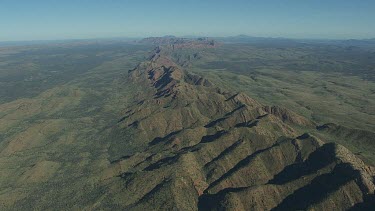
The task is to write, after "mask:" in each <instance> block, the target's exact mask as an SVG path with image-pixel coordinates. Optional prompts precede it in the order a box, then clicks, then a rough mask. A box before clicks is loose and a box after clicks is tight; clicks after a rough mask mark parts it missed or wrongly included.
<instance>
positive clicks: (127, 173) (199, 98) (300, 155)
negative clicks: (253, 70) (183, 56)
mask: <svg viewBox="0 0 375 211" xmlns="http://www.w3.org/2000/svg"><path fill="white" fill-rule="evenodd" d="M205 45H206V44H205V43H203V44H201V45H200V47H203V46H205ZM209 47H210V45H209ZM161 49H162V48H157V49H156V50H155V52H154V53H153V55H152V56H151V58H150V60H148V61H145V62H143V63H141V64H139V65H138V66H137V67H136V68H135V69H133V70H131V71H129V77H130V78H131V79H132V81H133V83H135V84H137V85H139V86H143V87H145V90H147V91H145V92H144V93H140V95H139V98H138V99H139V102H138V104H137V105H134V106H133V107H129V108H128V109H127V110H126V111H124V113H125V114H126V115H125V116H124V117H123V118H122V119H121V120H120V121H119V123H118V127H119V128H122V129H124V130H125V129H126V130H132V131H133V133H134V134H135V140H136V141H138V142H141V144H142V145H143V146H144V147H143V148H142V151H140V152H138V153H136V154H131V155H128V154H127V155H120V154H119V155H118V156H117V158H116V159H114V160H112V162H111V165H110V166H109V167H108V171H106V174H107V175H106V176H107V177H120V178H121V180H120V181H121V183H120V184H121V185H120V186H119V183H114V184H113V185H109V187H110V188H111V192H112V193H113V194H112V195H113V197H112V198H111V200H114V201H115V203H116V201H118V204H119V206H120V207H121V208H125V209H134V210H154V209H160V210H173V209H180V210H199V209H201V210H223V209H228V210H271V209H274V210H299V209H311V210H313V209H315V210H333V209H334V210H345V209H349V208H353V209H355V208H363V207H366V206H371V203H373V199H374V195H373V194H374V190H375V186H374V181H373V178H374V176H375V170H374V168H373V167H370V166H367V165H365V164H364V163H363V162H362V161H361V160H360V159H359V158H357V157H356V156H355V155H353V154H352V153H351V152H349V151H348V150H347V149H346V148H344V147H342V146H340V145H337V144H333V143H325V142H324V140H320V139H319V138H316V137H314V136H313V135H311V134H309V133H304V132H303V130H304V129H306V130H310V131H311V130H314V129H315V124H314V123H313V122H312V121H310V120H308V119H306V118H304V117H302V116H300V115H298V114H296V113H294V112H292V111H289V110H287V109H285V108H281V107H278V106H265V105H262V104H260V103H258V102H257V101H256V100H254V99H252V98H250V97H249V96H247V95H245V94H242V93H231V92H228V91H225V90H223V89H221V88H220V87H219V85H215V84H213V83H211V82H210V81H208V80H206V79H204V78H202V77H200V76H198V75H195V74H192V73H190V72H188V71H186V70H184V69H183V68H182V67H181V66H180V65H178V64H176V63H175V62H174V61H172V59H171V58H170V57H168V53H165V52H163V50H161ZM169 50H170V49H169ZM113 147H116V146H113ZM108 172H111V173H110V174H109V175H108ZM124 199H126V200H124ZM124 201H125V202H124ZM99 207H100V206H99Z"/></svg>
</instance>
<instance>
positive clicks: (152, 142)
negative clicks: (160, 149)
mask: <svg viewBox="0 0 375 211" xmlns="http://www.w3.org/2000/svg"><path fill="white" fill-rule="evenodd" d="M181 131H182V130H177V131H173V132H171V133H169V134H168V135H166V136H164V137H156V138H154V139H153V140H152V141H151V142H150V143H149V145H151V146H152V145H155V144H158V143H161V142H164V141H167V140H168V139H170V138H171V137H172V136H174V135H177V134H178V133H180V132H181Z"/></svg>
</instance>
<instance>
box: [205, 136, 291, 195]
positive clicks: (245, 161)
mask: <svg viewBox="0 0 375 211" xmlns="http://www.w3.org/2000/svg"><path fill="white" fill-rule="evenodd" d="M287 140H289V139H283V140H279V141H277V142H276V143H275V144H273V145H272V146H270V147H267V148H264V149H261V150H257V151H255V152H254V153H251V154H250V155H248V156H247V157H246V158H244V159H242V160H240V161H239V162H238V163H237V164H236V165H234V167H233V168H231V169H229V171H227V172H225V173H224V174H223V175H222V176H221V177H219V178H218V179H217V180H215V181H214V182H212V183H211V184H210V185H209V187H208V188H207V189H206V190H205V191H208V190H209V189H210V188H212V187H214V186H216V185H217V184H219V183H220V182H221V181H223V180H224V179H226V178H228V177H230V176H231V175H232V174H234V173H235V172H237V171H238V170H240V169H242V168H244V167H246V166H247V165H248V164H249V163H250V162H251V161H252V160H253V159H254V158H255V157H256V156H257V155H259V154H261V153H263V152H265V151H267V150H270V149H271V148H273V147H276V146H279V145H280V144H281V143H282V142H285V141H287Z"/></svg>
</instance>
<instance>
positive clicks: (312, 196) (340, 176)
mask: <svg viewBox="0 0 375 211" xmlns="http://www.w3.org/2000/svg"><path fill="white" fill-rule="evenodd" d="M358 176H359V172H357V171H356V170H353V168H352V167H351V166H350V164H347V163H342V164H338V165H336V167H335V168H334V169H333V171H332V172H331V173H327V174H323V175H320V176H318V177H316V178H315V179H313V180H312V181H311V183H310V184H308V185H306V186H304V187H302V188H300V189H298V190H296V191H295V192H294V193H293V194H291V195H289V196H288V197H286V198H285V199H284V200H283V201H282V202H281V203H280V204H279V205H278V206H277V207H275V208H274V209H272V210H274V211H276V210H306V209H307V208H308V207H309V206H311V205H313V204H315V203H317V202H319V201H321V200H322V199H324V198H326V197H327V195H329V193H331V192H334V191H336V190H338V189H339V188H340V187H341V186H343V185H344V184H346V183H347V182H349V181H351V180H353V179H355V178H356V177H358Z"/></svg>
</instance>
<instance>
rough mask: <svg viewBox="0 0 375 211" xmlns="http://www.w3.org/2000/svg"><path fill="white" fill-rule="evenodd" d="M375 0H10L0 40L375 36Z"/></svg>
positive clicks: (2, 13)
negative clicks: (242, 35)
mask: <svg viewBox="0 0 375 211" xmlns="http://www.w3.org/2000/svg"><path fill="white" fill-rule="evenodd" d="M374 9H375V2H374V1H370V0H364V1H349V0H344V1H339V0H330V1H325V2H324V3H321V2H316V1H297V0H286V1H282V2H280V1H275V0H270V1H244V0H235V1H221V0H220V1H212V0H208V1H204V2H202V1H197V0H192V1H174V2H169V1H166V0H161V1H158V2H154V1H146V0H141V1H136V2H134V1H121V2H118V1H101V0H97V1H87V0H84V1H79V2H76V1H71V0H68V1H63V2H61V1H55V0H52V1H46V0H40V1H33V2H32V3H30V1H7V0H6V1H3V2H1V3H0V27H1V29H2V33H1V34H0V41H29V40H65V39H97V38H113V37H148V36H163V35H168V34H173V35H175V36H187V35H190V36H202V37H226V36H235V35H239V34H246V35H251V36H257V37H284V38H300V39H301V38H302V39H367V38H374V37H375V27H374V23H373V20H375V13H373V11H374Z"/></svg>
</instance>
